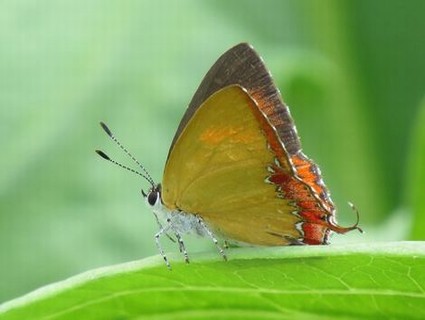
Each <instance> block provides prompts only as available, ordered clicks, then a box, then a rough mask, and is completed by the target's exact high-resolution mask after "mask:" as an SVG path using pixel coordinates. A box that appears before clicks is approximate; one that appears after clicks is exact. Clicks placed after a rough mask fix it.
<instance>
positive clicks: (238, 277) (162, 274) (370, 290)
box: [0, 242, 425, 319]
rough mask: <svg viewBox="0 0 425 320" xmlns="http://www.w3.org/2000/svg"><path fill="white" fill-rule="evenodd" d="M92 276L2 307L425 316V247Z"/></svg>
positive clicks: (152, 315) (245, 251)
mask: <svg viewBox="0 0 425 320" xmlns="http://www.w3.org/2000/svg"><path fill="white" fill-rule="evenodd" d="M218 257H219V255H218V254H215V253H209V254H198V255H193V257H192V258H193V263H191V264H189V265H185V264H184V263H182V262H181V260H182V257H181V256H177V255H176V256H170V258H171V259H170V260H171V262H172V266H173V270H172V271H169V270H168V269H167V268H166V267H165V265H164V263H163V261H162V259H161V258H160V257H158V256H156V257H152V258H147V259H144V260H141V261H136V262H130V263H126V264H121V265H116V266H111V267H106V268H101V269H97V270H93V271H89V272H86V273H83V274H81V275H78V276H76V277H73V278H70V279H68V280H65V281H62V282H59V283H56V284H52V285H49V286H46V287H44V288H41V289H39V290H36V291H34V292H32V293H30V294H28V295H26V296H23V297H22V298H18V299H16V300H13V301H10V302H7V303H5V304H3V305H1V306H0V319H93V318H99V319H128V318H131V319H134V318H137V319H222V318H225V319H229V318H231V319H259V318H261V319H294V318H297V319H307V318H308V319H342V318H350V319H365V318H369V319H377V318H392V319H394V318H402V319H424V318H425V273H424V272H423V270H424V268H425V243H424V242H392V243H380V244H378V243H376V244H355V245H348V246H347V245H345V246H305V247H302V246H300V247H280V248H241V249H231V250H230V251H229V258H230V260H229V261H228V262H224V261H220V259H219V258H218Z"/></svg>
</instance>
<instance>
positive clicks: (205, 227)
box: [197, 216, 227, 261]
mask: <svg viewBox="0 0 425 320" xmlns="http://www.w3.org/2000/svg"><path fill="white" fill-rule="evenodd" d="M197 218H198V223H199V225H200V226H201V227H202V228H203V229H204V230H205V232H206V233H207V234H208V236H209V237H210V238H211V240H212V241H213V242H214V244H215V246H216V247H217V249H218V251H219V252H220V254H221V256H222V257H223V259H224V260H225V261H227V256H226V254H225V253H224V250H223V248H222V247H220V245H219V244H218V241H217V239H216V238H215V236H214V233H212V231H211V230H210V229H209V228H208V226H207V225H206V224H205V222H204V220H202V218H201V217H198V216H197Z"/></svg>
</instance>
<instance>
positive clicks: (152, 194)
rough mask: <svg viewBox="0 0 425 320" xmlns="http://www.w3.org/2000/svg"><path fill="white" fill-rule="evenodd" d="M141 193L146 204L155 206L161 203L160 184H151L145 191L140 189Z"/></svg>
mask: <svg viewBox="0 0 425 320" xmlns="http://www.w3.org/2000/svg"><path fill="white" fill-rule="evenodd" d="M142 195H143V197H144V198H145V201H146V204H147V205H148V206H150V207H155V206H157V205H158V204H160V203H161V184H160V183H158V184H157V185H153V186H152V187H151V188H150V189H149V190H148V191H147V192H145V191H144V190H143V189H142Z"/></svg>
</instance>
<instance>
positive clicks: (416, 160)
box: [405, 100, 425, 240]
mask: <svg viewBox="0 0 425 320" xmlns="http://www.w3.org/2000/svg"><path fill="white" fill-rule="evenodd" d="M407 171H408V172H407V189H406V191H407V192H406V195H405V196H406V200H407V203H408V205H409V207H410V208H411V210H412V213H413V221H412V230H411V235H410V237H411V239H414V240H423V239H425V228H424V226H425V197H424V186H425V100H424V101H423V103H422V106H421V108H420V112H419V115H418V117H417V120H416V124H415V126H414V128H413V132H412V144H411V146H410V158H409V165H408V170H407Z"/></svg>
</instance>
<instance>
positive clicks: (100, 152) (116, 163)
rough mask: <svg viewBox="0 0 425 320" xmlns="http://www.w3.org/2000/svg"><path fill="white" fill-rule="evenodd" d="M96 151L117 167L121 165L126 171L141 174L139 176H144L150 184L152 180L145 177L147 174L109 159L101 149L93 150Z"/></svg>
mask: <svg viewBox="0 0 425 320" xmlns="http://www.w3.org/2000/svg"><path fill="white" fill-rule="evenodd" d="M95 151H96V153H97V154H98V155H99V156H101V157H102V158H103V159H105V160H108V161H109V162H112V163H113V164H115V165H117V166H119V167H121V168H123V169H125V170H128V171H130V172H133V173H135V174H138V175H139V176H141V177H143V178H145V179H146V180H147V181H148V182H149V183H150V184H152V181H151V180H150V179H149V178H148V177H147V176H145V175H144V174H143V173H141V172H139V171H136V170H134V169H133V168H130V167H127V166H125V165H123V164H122V163H119V162H117V161H115V160H113V159H111V158H110V157H109V156H108V155H107V154H106V153H105V152H103V151H102V150H95ZM152 186H154V184H152Z"/></svg>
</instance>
